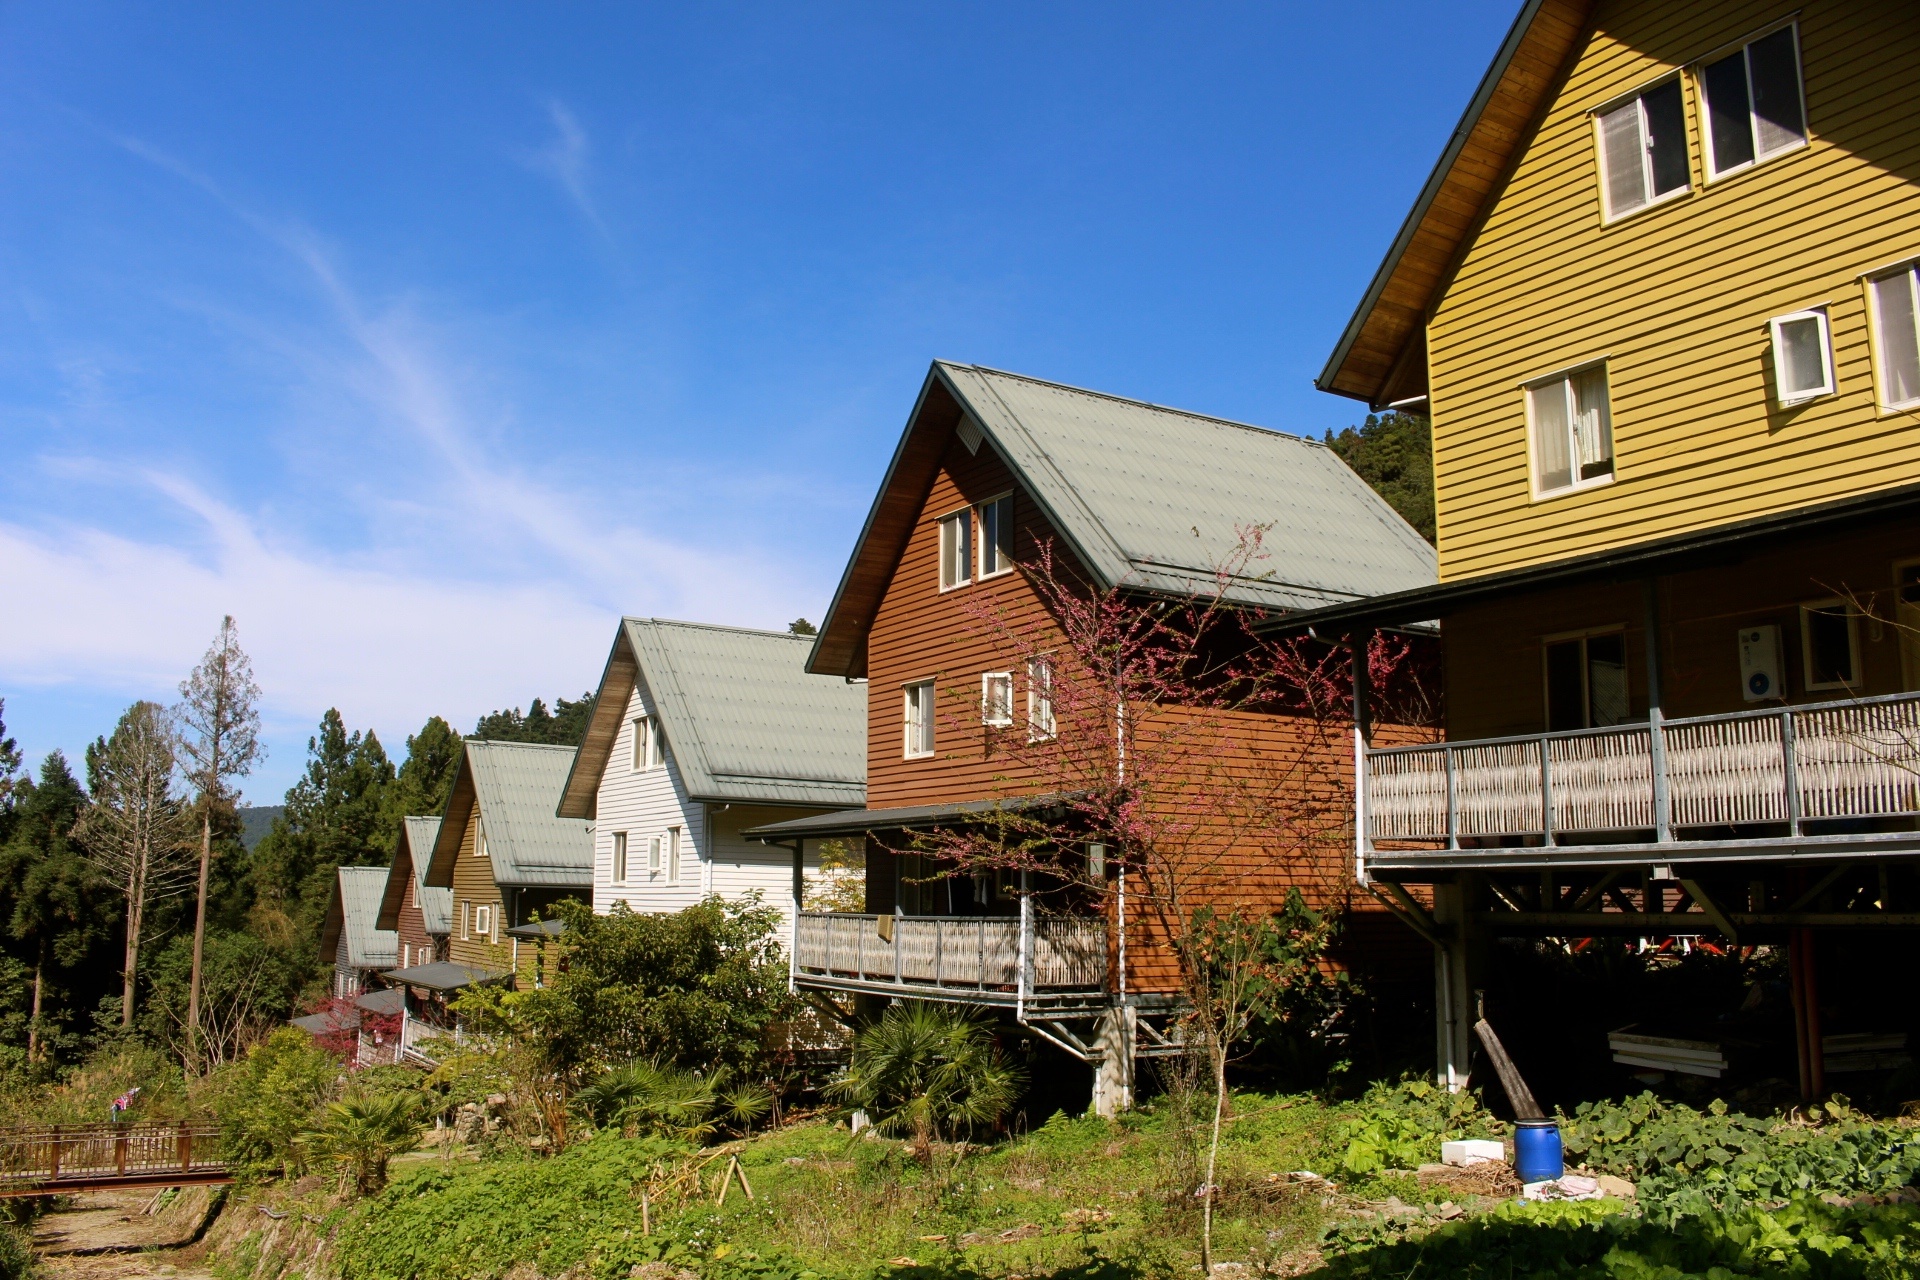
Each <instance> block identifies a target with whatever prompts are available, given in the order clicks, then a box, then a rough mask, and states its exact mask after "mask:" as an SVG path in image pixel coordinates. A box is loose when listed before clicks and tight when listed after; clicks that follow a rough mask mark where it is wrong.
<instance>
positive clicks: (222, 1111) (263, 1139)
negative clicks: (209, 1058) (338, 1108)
mask: <svg viewBox="0 0 1920 1280" xmlns="http://www.w3.org/2000/svg"><path fill="white" fill-rule="evenodd" d="M339 1074H340V1063H339V1060H338V1059H336V1058H334V1056H333V1055H332V1054H330V1053H328V1052H327V1051H326V1050H324V1049H322V1048H320V1046H319V1045H317V1044H315V1043H314V1042H313V1037H312V1036H310V1035H308V1034H307V1033H306V1032H304V1031H301V1030H300V1029H299V1028H297V1027H282V1028H281V1029H280V1030H278V1031H276V1032H274V1033H273V1034H272V1035H271V1036H268V1037H267V1038H266V1040H265V1041H263V1042H262V1043H261V1044H259V1045H258V1046H256V1047H255V1048H254V1050H253V1051H252V1052H251V1053H249V1054H248V1055H247V1056H246V1057H244V1058H242V1059H241V1060H240V1061H238V1062H235V1063H231V1064H229V1065H227V1066H225V1067H222V1068H221V1069H220V1070H219V1071H217V1072H215V1073H214V1075H213V1076H212V1078H211V1079H210V1080H209V1082H208V1085H207V1098H208V1100H209V1101H210V1102H211V1103H212V1105H213V1109H214V1111H215V1113H216V1114H218V1115H219V1117H220V1134H221V1140H222V1144H223V1145H224V1147H225V1149H226V1154H227V1159H229V1160H230V1161H232V1162H233V1163H234V1164H235V1165H236V1166H237V1167H238V1168H239V1169H240V1170H241V1171H242V1172H243V1173H248V1174H256V1175H258V1174H267V1173H291V1172H294V1171H295V1170H297V1169H298V1168H299V1166H300V1162H301V1152H300V1148H299V1144H298V1142H297V1141H296V1140H297V1139H298V1137H299V1136H300V1134H301V1132H302V1131H303V1130H305V1129H306V1128H307V1126H308V1125H309V1124H310V1123H311V1122H312V1120H313V1116H314V1111H315V1110H316V1109H317V1108H318V1107H319V1105H320V1102H321V1099H323V1098H324V1097H326V1095H327V1094H328V1092H329V1091H331V1089H332V1088H333V1084H334V1081H335V1080H336V1079H337V1078H338V1077H339Z"/></svg>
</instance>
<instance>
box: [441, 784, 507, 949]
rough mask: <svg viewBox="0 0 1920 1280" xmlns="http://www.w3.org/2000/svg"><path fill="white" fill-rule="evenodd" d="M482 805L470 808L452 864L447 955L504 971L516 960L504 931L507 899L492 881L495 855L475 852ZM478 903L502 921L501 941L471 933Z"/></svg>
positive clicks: (500, 924) (500, 928)
mask: <svg viewBox="0 0 1920 1280" xmlns="http://www.w3.org/2000/svg"><path fill="white" fill-rule="evenodd" d="M479 808H480V806H479V803H478V802H477V801H476V802H474V805H473V808H472V810H470V811H469V812H468V815H467V824H466V831H465V833H464V834H463V835H462V836H461V837H460V854H459V857H458V858H457V859H456V860H455V862H454V864H453V932H452V935H451V936H450V937H449V939H448V942H447V958H448V959H450V960H452V961H453V962H454V963H455V964H464V965H471V966H473V967H474V968H476V969H491V970H493V971H495V972H505V971H506V970H507V969H508V968H509V967H511V965H512V963H513V948H512V946H511V945H509V944H508V942H507V938H506V934H505V932H504V930H505V929H506V927H507V921H506V920H505V919H504V918H502V916H501V913H502V911H503V910H504V909H505V903H504V902H503V900H502V899H501V896H500V887H499V886H498V885H496V884H495V883H494V882H493V859H491V858H482V857H480V856H478V855H477V854H476V853H475V852H474V838H475V836H476V835H477V834H478V832H479V830H480V814H479ZM479 906H489V907H492V908H493V915H494V918H495V919H496V920H498V921H499V922H500V923H499V932H500V942H499V944H498V945H495V944H494V943H492V942H490V941H487V940H486V939H483V938H481V937H479V936H478V935H475V934H473V933H472V921H473V909H474V908H475V907H479ZM463 909H464V920H463ZM463 923H464V924H465V925H466V926H467V928H466V929H465V930H464V932H466V933H467V934H468V935H469V936H467V937H462V936H461V934H462V932H463V929H462V924H463Z"/></svg>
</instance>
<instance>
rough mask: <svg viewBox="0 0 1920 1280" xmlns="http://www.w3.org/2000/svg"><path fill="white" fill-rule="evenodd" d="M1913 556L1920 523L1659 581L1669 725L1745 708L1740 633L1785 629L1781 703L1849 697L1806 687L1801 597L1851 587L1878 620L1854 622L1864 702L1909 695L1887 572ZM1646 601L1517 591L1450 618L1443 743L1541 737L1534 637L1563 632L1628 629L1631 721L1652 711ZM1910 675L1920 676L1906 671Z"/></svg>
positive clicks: (1881, 527)
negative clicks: (1686, 718)
mask: <svg viewBox="0 0 1920 1280" xmlns="http://www.w3.org/2000/svg"><path fill="white" fill-rule="evenodd" d="M1915 559H1920V528H1915V527H1914V526H1913V525H1912V524H1911V522H1905V523H1901V522H1888V523H1881V524H1876V525H1875V526H1873V527H1871V528H1866V529H1861V530H1858V531H1856V532H1852V533H1848V534H1843V535H1834V536H1830V537H1825V538H1821V539H1817V540H1809V541H1807V542H1804V543H1800V544H1796V545H1794V546H1791V547H1783V548H1774V549H1770V550H1767V551H1764V552H1759V553H1756V554H1754V555H1751V556H1749V557H1748V558H1746V559H1745V560H1743V561H1740V562H1739V563H1737V564H1732V565H1721V566H1716V567H1714V568H1711V569H1702V570H1698V571H1695V572H1692V573H1685V574H1677V575H1674V576H1672V577H1669V578H1665V579H1662V580H1661V582H1660V588H1659V599H1660V622H1661V631H1662V633H1663V635H1662V648H1661V663H1662V676H1661V683H1662V694H1663V697H1662V701H1663V703H1664V704H1665V705H1664V710H1665V713H1666V714H1667V715H1668V716H1669V717H1681V716H1702V715H1715V714H1720V713H1724V712H1732V711H1741V710H1744V709H1746V708H1747V707H1748V705H1749V704H1748V703H1746V702H1745V701H1744V700H1743V699H1742V697H1741V691H1740V661H1739V648H1738V639H1737V636H1738V633H1739V631H1740V629H1741V628H1743V627H1754V626H1765V625H1767V624H1770V623H1771V624H1774V625H1777V626H1778V627H1779V628H1780V639H1781V668H1782V673H1783V675H1784V677H1785V688H1786V689H1787V692H1788V697H1789V700H1790V701H1793V702H1825V701H1830V700H1832V699H1834V698H1837V697H1844V696H1845V694H1844V692H1841V691H1835V690H1820V691H1814V692H1809V691H1808V690H1807V689H1806V688H1805V687H1804V685H1805V682H1804V679H1803V670H1802V664H1801V644H1800V612H1799V607H1800V605H1801V604H1802V603H1805V602H1807V601H1814V600H1824V599H1830V598H1833V597H1834V596H1836V595H1841V596H1845V595H1846V594H1848V593H1852V594H1853V595H1854V596H1855V597H1856V598H1857V599H1858V600H1859V602H1860V603H1861V605H1863V606H1865V607H1866V608H1868V609H1869V610H1870V611H1871V612H1872V613H1873V614H1875V615H1877V616H1878V617H1879V618H1880V619H1881V621H1880V622H1879V623H1878V624H1876V623H1874V622H1873V621H1871V620H1869V619H1865V618H1863V619H1862V620H1861V621H1860V623H1859V638H1860V660H1861V668H1862V671H1861V674H1862V676H1863V677H1864V681H1865V683H1864V686H1863V687H1862V688H1861V689H1860V690H1859V692H1860V693H1861V694H1863V695H1866V696H1872V695H1875V694H1883V693H1897V692H1900V691H1901V690H1902V689H1903V688H1908V687H1912V686H1911V685H1910V684H1909V683H1908V681H1909V679H1910V675H1909V674H1908V673H1907V672H1906V671H1905V670H1904V669H1903V667H1902V663H1901V655H1900V650H1901V643H1902V639H1901V637H1902V632H1901V631H1900V629H1899V628H1898V627H1897V626H1895V625H1893V624H1894V621H1895V610H1894V601H1893V594H1894V593H1893V588H1894V585H1895V581H1896V579H1895V570H1894V566H1895V564H1896V563H1897V562H1900V561H1903V560H1915ZM1644 620H1645V605H1644V597H1643V594H1642V588H1641V586H1640V584H1638V583H1617V584H1608V585H1600V586H1586V587H1571V588H1563V589H1560V590H1555V591H1543V592H1536V593H1533V594H1530V595H1524V596H1516V597H1512V598H1510V599H1506V600H1501V601H1499V602H1497V603H1494V604H1488V605H1482V606H1479V607H1476V608H1473V609H1467V610H1462V611H1461V612H1459V613H1456V614H1453V615H1452V616H1450V617H1449V618H1448V619H1447V621H1446V627H1445V635H1446V641H1445V650H1446V678H1447V706H1448V725H1447V736H1448V737H1449V738H1451V739H1454V740H1456V741H1459V740H1466V739H1472V738H1495V737H1506V736H1509V735H1512V734H1523V733H1539V732H1540V731H1541V730H1543V729H1544V728H1545V726H1546V693H1545V685H1546V680H1545V671H1544V666H1543V663H1544V658H1543V655H1542V644H1543V638H1544V637H1546V636H1549V635H1554V634H1557V633H1562V632H1568V631H1582V630H1588V629H1603V628H1611V627H1616V626H1620V625H1622V624H1624V626H1625V629H1626V651H1627V679H1628V687H1629V699H1630V702H1631V705H1632V708H1633V714H1634V715H1635V716H1637V717H1644V716H1645V715H1646V710H1647V684H1646V630H1645V626H1644ZM1912 675H1920V671H1915V672H1913V673H1912Z"/></svg>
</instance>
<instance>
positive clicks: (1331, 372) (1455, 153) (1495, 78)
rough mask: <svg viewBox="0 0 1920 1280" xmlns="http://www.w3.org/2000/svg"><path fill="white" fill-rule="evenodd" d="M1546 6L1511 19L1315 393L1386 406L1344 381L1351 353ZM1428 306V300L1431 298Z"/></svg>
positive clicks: (1527, 8)
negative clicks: (1497, 49) (1504, 35)
mask: <svg viewBox="0 0 1920 1280" xmlns="http://www.w3.org/2000/svg"><path fill="white" fill-rule="evenodd" d="M1547 3H1548V0H1526V2H1525V3H1524V4H1523V5H1522V6H1521V8H1520V12H1519V14H1518V15H1516V16H1515V18H1514V20H1513V24H1512V26H1510V27H1509V28H1508V30H1507V36H1506V39H1505V40H1504V41H1502V42H1501V45H1500V49H1499V52H1497V53H1496V54H1495V55H1494V58H1493V62H1492V64H1491V65H1490V66H1488V68H1487V71H1486V74H1485V75H1483V76H1482V77H1481V78H1480V84H1479V86H1478V87H1477V88H1476V89H1475V90H1474V94H1473V97H1472V98H1470V99H1469V100H1468V102H1467V108H1466V110H1465V111H1464V112H1462V113H1461V116H1460V122H1459V124H1457V125H1455V126H1454V130H1453V134H1452V136H1450V137H1449V138H1448V139H1447V145H1446V147H1445V148H1444V149H1443V150H1442V151H1441V153H1440V158H1439V160H1438V161H1436V162H1435V164H1434V167H1433V170H1432V171H1431V172H1430V173H1429V174H1428V175H1427V180H1426V183H1425V184H1424V185H1423V186H1422V187H1421V188H1420V194H1419V196H1418V197H1417V198H1416V199H1415V200H1414V203H1413V208H1412V209H1411V210H1409V211H1408V213H1407V216H1406V219H1405V220H1404V221H1403V222H1402V223H1401V224H1400V230H1399V232H1398V234H1396V235H1395V236H1394V238H1393V243H1392V244H1391V245H1390V246H1389V247H1388V249H1387V253H1386V257H1385V258H1383V259H1382V260H1381V263H1380V266H1379V268H1378V270H1376V271H1375V272H1374V273H1373V279H1372V281H1371V282H1370V283H1369V284H1368V286H1367V291H1366V293H1365V294H1363V295H1362V296H1361V299H1360V305H1359V306H1358V307H1356V308H1355V309H1354V312H1353V315H1352V317H1351V318H1349V319H1348V321H1347V325H1346V328H1345V329H1344V330H1343V331H1342V333H1341V335H1340V340H1339V342H1338V343H1336V344H1335V346H1334V349H1333V353H1332V354H1331V355H1330V356H1328V358H1327V363H1326V365H1325V367H1324V368H1322V369H1321V371H1320V374H1319V376H1318V377H1316V378H1315V379H1314V380H1313V385H1314V386H1315V387H1316V388H1317V389H1319V390H1321V391H1326V392H1330V393H1332V394H1334V395H1339V396H1346V397H1348V398H1350V399H1354V400H1359V401H1362V402H1364V403H1366V404H1367V405H1368V407H1370V408H1374V409H1380V408H1384V407H1385V405H1384V404H1383V403H1382V401H1381V399H1380V393H1381V391H1382V390H1383V388H1384V383H1383V384H1382V385H1376V386H1371V387H1363V386H1356V385H1353V384H1352V382H1351V381H1350V380H1345V379H1344V378H1343V373H1344V367H1345V365H1346V363H1347V360H1348V357H1349V356H1350V355H1351V354H1352V351H1353V347H1354V344H1355V343H1356V342H1357V341H1358V340H1359V338H1360V335H1361V334H1362V332H1363V331H1364V330H1365V329H1366V326H1367V322H1368V321H1369V320H1370V319H1371V318H1372V315H1373V312H1374V310H1375V308H1376V307H1378V306H1379V305H1380V301H1381V299H1382V297H1383V296H1384V295H1385V294H1386V291H1387V288H1388V286H1389V285H1390V284H1391V283H1392V281H1393V278H1394V276H1395V274H1396V273H1397V272H1398V270H1399V267H1400V263H1401V260H1402V259H1403V258H1404V257H1405V255H1406V252H1407V249H1408V248H1409V247H1410V246H1411V245H1412V243H1413V240H1414V237H1415V236H1416V235H1418V234H1419V231H1420V228H1421V226H1422V224H1423V223H1424V222H1425V221H1426V217H1427V215H1428V213H1429V212H1430V211H1431V210H1432V208H1433V205H1434V201H1435V200H1436V199H1438V197H1439V195H1440V192H1441V190H1442V188H1444V186H1445V185H1446V181H1447V178H1448V176H1449V175H1450V174H1451V173H1452V171H1453V167H1454V165H1455V164H1456V163H1457V162H1458V161H1459V159H1460V154H1461V152H1462V151H1464V150H1465V149H1466V145H1467V142H1468V140H1469V139H1470V138H1471V137H1472V136H1473V132H1474V130H1475V128H1476V127H1477V126H1478V125H1479V123H1480V119H1481V117H1482V115H1483V114H1484V113H1485V112H1486V109H1487V106H1488V104H1489V103H1490V102H1492V100H1493V97H1494V94H1495V93H1496V92H1497V91H1498V89H1499V87H1500V82H1501V80H1502V79H1503V78H1504V77H1505V75H1506V72H1507V69H1508V68H1509V67H1510V66H1511V65H1512V63H1513V59H1514V56H1515V54H1517V53H1518V52H1519V50H1520V48H1521V46H1522V45H1523V44H1524V43H1525V41H1526V38H1527V35H1528V33H1529V32H1530V31H1531V29H1532V27H1533V24H1534V21H1535V20H1536V19H1537V18H1538V17H1539V16H1540V10H1541V9H1542V8H1543V7H1544V6H1545V5H1546V4H1547ZM1430 302H1431V299H1429V303H1430Z"/></svg>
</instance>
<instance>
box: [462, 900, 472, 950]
mask: <svg viewBox="0 0 1920 1280" xmlns="http://www.w3.org/2000/svg"><path fill="white" fill-rule="evenodd" d="M472 916H473V903H472V902H470V901H469V900H467V899H466V898H462V899H460V941H462V942H467V941H469V940H470V939H471V938H472V937H473V934H472V932H471V931H470V930H469V928H468V922H469V921H470V920H471V919H472Z"/></svg>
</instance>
